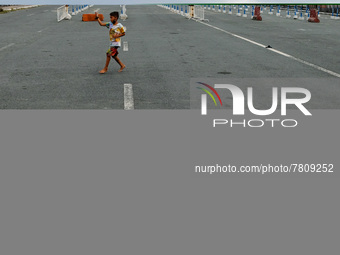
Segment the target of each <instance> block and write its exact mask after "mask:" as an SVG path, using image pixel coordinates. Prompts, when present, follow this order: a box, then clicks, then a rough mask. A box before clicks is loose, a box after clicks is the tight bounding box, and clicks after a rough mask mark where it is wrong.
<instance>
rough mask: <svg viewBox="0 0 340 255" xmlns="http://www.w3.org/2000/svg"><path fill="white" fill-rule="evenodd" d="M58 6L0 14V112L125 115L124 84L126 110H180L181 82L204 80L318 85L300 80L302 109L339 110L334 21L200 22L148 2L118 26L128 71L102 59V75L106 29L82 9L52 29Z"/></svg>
mask: <svg viewBox="0 0 340 255" xmlns="http://www.w3.org/2000/svg"><path fill="white" fill-rule="evenodd" d="M57 7H58V6H40V7H36V8H32V9H26V10H20V11H15V12H11V13H6V14H2V15H0V23H1V26H0V34H2V35H4V34H5V35H6V36H1V38H0V61H1V69H0V109H124V100H126V95H125V94H124V84H127V83H128V84H131V85H132V89H133V103H134V109H188V108H190V88H189V87H190V79H209V78H214V79H215V78H216V79H224V78H233V79H242V78H277V79H284V78H291V79H295V78H300V79H305V78H308V79H310V80H312V79H315V81H317V80H318V79H319V80H320V81H321V82H310V83H309V84H304V85H306V88H308V89H310V90H311V93H312V95H313V99H314V101H313V102H312V104H311V107H312V108H321V109H323V108H325V109H327V108H333V109H334V108H340V100H339V99H340V82H339V81H340V78H339V77H340V59H339V57H338V56H339V54H338V53H339V50H338V45H340V30H339V25H340V23H339V22H340V21H338V20H331V19H329V16H327V17H321V23H319V24H316V23H308V22H307V21H299V20H293V19H292V18H291V19H286V18H284V17H285V11H282V17H276V16H275V15H268V14H267V13H266V11H265V13H263V14H262V16H263V21H260V22H258V21H253V20H251V19H250V13H249V12H248V18H243V17H237V16H236V15H235V13H236V10H234V9H233V12H234V13H233V15H228V14H225V13H219V12H213V11H209V10H206V12H205V16H206V18H207V19H209V22H203V23H201V22H195V21H193V20H188V19H186V18H184V17H183V16H181V15H178V14H175V13H173V12H171V11H169V10H166V9H163V8H160V7H158V6H155V5H145V6H144V5H143V6H127V14H128V19H127V20H126V21H122V20H121V21H120V22H121V23H122V24H123V25H124V26H126V27H127V33H126V36H125V37H123V38H122V39H123V41H126V42H128V46H129V50H128V51H123V49H120V54H119V57H120V58H121V60H122V61H123V63H124V64H125V65H126V66H127V68H126V69H125V70H124V71H123V72H122V73H118V72H117V71H118V69H119V66H118V65H117V64H116V63H115V62H114V61H111V64H110V66H109V71H108V72H107V73H106V74H104V75H101V74H99V73H98V71H99V70H101V69H102V68H103V66H104V64H105V58H106V56H105V53H106V51H107V49H108V41H109V40H108V31H107V29H106V28H105V27H100V26H99V25H98V24H97V22H82V21H81V15H82V13H79V14H77V15H76V16H73V17H72V19H71V20H63V21H61V22H59V23H58V22H57V20H56V9H57ZM98 8H99V9H100V10H99V13H102V14H104V17H105V21H108V20H109V13H110V12H111V11H114V10H119V9H120V8H119V6H93V7H92V8H89V9H88V10H86V11H85V13H93V12H94V10H96V9H98ZM258 44H261V45H270V46H271V47H272V49H274V50H276V51H277V52H274V51H272V50H269V49H266V48H263V47H261V46H259V45H258ZM285 54H286V55H287V54H288V55H289V56H291V57H287V56H285ZM334 74H335V75H334ZM337 75H339V77H337ZM311 78H312V79H311ZM325 80H326V81H328V82H325ZM294 86H295V85H294ZM259 89H261V88H259ZM124 98H125V99H124Z"/></svg>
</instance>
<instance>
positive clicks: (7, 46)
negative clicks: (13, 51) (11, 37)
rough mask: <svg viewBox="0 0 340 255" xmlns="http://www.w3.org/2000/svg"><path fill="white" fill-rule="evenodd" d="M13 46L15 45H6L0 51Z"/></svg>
mask: <svg viewBox="0 0 340 255" xmlns="http://www.w3.org/2000/svg"><path fill="white" fill-rule="evenodd" d="M14 44H15V43H10V44H8V45H6V46H4V47H2V48H0V51H2V50H5V49H7V48H9V47H12V46H13V45H14Z"/></svg>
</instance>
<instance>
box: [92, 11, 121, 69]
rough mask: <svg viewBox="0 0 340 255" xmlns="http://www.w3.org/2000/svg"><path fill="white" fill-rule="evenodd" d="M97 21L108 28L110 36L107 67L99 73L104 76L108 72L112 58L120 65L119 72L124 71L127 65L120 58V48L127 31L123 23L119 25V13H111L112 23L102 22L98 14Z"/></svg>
mask: <svg viewBox="0 0 340 255" xmlns="http://www.w3.org/2000/svg"><path fill="white" fill-rule="evenodd" d="M95 14H96V19H97V20H98V23H99V25H101V26H105V27H107V28H108V29H109V30H110V31H109V35H110V49H109V50H108V51H107V52H106V63H105V67H104V68H103V69H102V70H101V71H99V73H101V74H104V73H106V72H107V69H108V67H109V64H110V60H111V57H112V58H113V59H114V60H116V62H117V63H118V64H119V65H120V69H119V71H118V72H121V71H123V69H124V68H125V65H124V64H123V63H122V61H120V59H119V58H118V48H119V47H120V46H121V42H120V37H122V36H124V35H125V29H124V27H123V25H122V24H121V23H118V19H119V13H118V12H111V13H110V22H105V23H104V22H102V21H101V20H100V19H99V18H98V13H97V12H96V13H95Z"/></svg>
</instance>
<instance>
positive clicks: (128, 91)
mask: <svg viewBox="0 0 340 255" xmlns="http://www.w3.org/2000/svg"><path fill="white" fill-rule="evenodd" d="M133 109H134V103H133V91H132V84H131V83H125V84H124V110H133Z"/></svg>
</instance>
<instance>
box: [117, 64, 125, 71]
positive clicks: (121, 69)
mask: <svg viewBox="0 0 340 255" xmlns="http://www.w3.org/2000/svg"><path fill="white" fill-rule="evenodd" d="M125 67H126V65H123V66H122V67H121V68H120V69H119V71H118V72H122V71H123V69H124V68H125Z"/></svg>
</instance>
